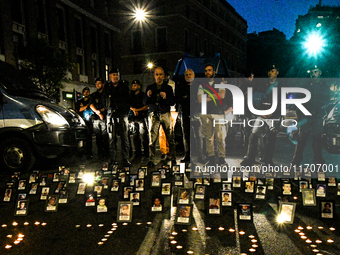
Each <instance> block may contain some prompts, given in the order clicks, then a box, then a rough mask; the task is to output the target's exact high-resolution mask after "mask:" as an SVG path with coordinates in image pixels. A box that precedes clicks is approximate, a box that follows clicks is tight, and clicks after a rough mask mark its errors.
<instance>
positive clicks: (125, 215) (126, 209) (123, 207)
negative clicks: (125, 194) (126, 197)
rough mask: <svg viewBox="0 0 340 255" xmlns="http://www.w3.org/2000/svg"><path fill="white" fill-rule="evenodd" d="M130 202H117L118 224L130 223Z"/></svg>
mask: <svg viewBox="0 0 340 255" xmlns="http://www.w3.org/2000/svg"><path fill="white" fill-rule="evenodd" d="M132 207H133V205H132V202H131V201H119V202H118V213H117V221H118V222H131V221H132Z"/></svg>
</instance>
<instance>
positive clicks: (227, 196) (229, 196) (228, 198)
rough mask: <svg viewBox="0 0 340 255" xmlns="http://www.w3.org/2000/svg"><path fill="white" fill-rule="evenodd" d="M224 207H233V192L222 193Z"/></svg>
mask: <svg viewBox="0 0 340 255" xmlns="http://www.w3.org/2000/svg"><path fill="white" fill-rule="evenodd" d="M221 194H222V195H221V197H222V206H232V205H233V192H232V191H222V193H221Z"/></svg>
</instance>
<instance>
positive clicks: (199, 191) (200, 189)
mask: <svg viewBox="0 0 340 255" xmlns="http://www.w3.org/2000/svg"><path fill="white" fill-rule="evenodd" d="M204 197H205V186H204V185H197V186H196V188H195V195H194V198H195V199H204Z"/></svg>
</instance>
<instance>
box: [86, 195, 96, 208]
mask: <svg viewBox="0 0 340 255" xmlns="http://www.w3.org/2000/svg"><path fill="white" fill-rule="evenodd" d="M95 205H96V200H95V195H94V193H89V194H86V196H85V206H86V207H88V206H95Z"/></svg>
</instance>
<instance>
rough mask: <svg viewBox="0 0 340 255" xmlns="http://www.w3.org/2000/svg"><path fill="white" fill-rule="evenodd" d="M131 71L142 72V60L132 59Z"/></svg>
mask: <svg viewBox="0 0 340 255" xmlns="http://www.w3.org/2000/svg"><path fill="white" fill-rule="evenodd" d="M133 73H134V74H141V73H143V61H140V60H138V61H133Z"/></svg>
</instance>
